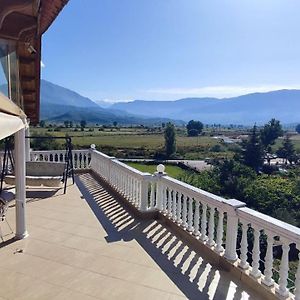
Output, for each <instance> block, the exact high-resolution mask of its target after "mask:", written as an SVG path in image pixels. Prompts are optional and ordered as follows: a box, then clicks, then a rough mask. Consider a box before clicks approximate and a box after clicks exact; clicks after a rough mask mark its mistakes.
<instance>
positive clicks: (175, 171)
mask: <svg viewBox="0 0 300 300" xmlns="http://www.w3.org/2000/svg"><path fill="white" fill-rule="evenodd" d="M126 164H127V165H129V166H131V167H133V168H135V169H137V170H139V171H141V172H148V173H151V174H153V173H154V172H156V165H150V164H141V163H136V162H126ZM165 167H166V170H165V172H166V173H167V174H168V175H169V176H171V177H173V178H179V177H181V176H182V175H184V174H186V173H187V172H188V171H185V170H183V169H181V168H180V167H177V166H174V165H166V166H165Z"/></svg>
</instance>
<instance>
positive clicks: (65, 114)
mask: <svg viewBox="0 0 300 300" xmlns="http://www.w3.org/2000/svg"><path fill="white" fill-rule="evenodd" d="M41 119H42V120H47V121H54V122H63V121H69V120H70V121H73V122H80V121H81V120H85V121H87V122H90V123H99V124H112V123H113V122H114V121H116V122H118V123H119V124H122V125H137V124H143V125H158V124H159V125H160V124H161V123H162V122H167V121H170V119H168V118H157V117H145V116H138V115H135V114H131V113H128V112H125V111H121V110H118V109H110V108H108V109H106V108H102V107H100V106H99V105H98V104H96V103H95V102H93V101H92V100H91V99H89V98H87V97H84V96H81V95H80V94H78V93H76V92H74V91H72V90H69V89H67V88H64V87H61V86H59V85H56V84H54V83H51V82H49V81H46V80H41ZM175 123H177V124H183V123H184V122H182V121H175Z"/></svg>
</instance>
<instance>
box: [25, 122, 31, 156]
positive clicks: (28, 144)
mask: <svg viewBox="0 0 300 300" xmlns="http://www.w3.org/2000/svg"><path fill="white" fill-rule="evenodd" d="M28 124H29V123H28ZM25 135H26V136H28V137H29V136H30V129H29V126H28V127H27V128H26V130H25ZM25 159H26V161H30V139H29V138H28V139H25Z"/></svg>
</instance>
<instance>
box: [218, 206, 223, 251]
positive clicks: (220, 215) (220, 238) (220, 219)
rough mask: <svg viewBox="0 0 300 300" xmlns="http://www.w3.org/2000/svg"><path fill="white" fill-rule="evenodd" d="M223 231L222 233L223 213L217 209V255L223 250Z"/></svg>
mask: <svg viewBox="0 0 300 300" xmlns="http://www.w3.org/2000/svg"><path fill="white" fill-rule="evenodd" d="M223 231H224V212H223V211H222V210H221V209H220V208H218V227H217V247H216V250H217V252H219V253H222V252H223V251H224V248H223Z"/></svg>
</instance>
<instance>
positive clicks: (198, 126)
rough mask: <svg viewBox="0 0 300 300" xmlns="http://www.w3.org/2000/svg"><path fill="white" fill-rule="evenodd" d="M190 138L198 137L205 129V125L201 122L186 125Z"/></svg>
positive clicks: (191, 122)
mask: <svg viewBox="0 0 300 300" xmlns="http://www.w3.org/2000/svg"><path fill="white" fill-rule="evenodd" d="M186 129H187V133H188V136H197V135H199V134H200V133H201V131H202V129H203V124H202V123H201V122H200V121H194V120H191V121H189V122H188V124H187V125H186Z"/></svg>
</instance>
